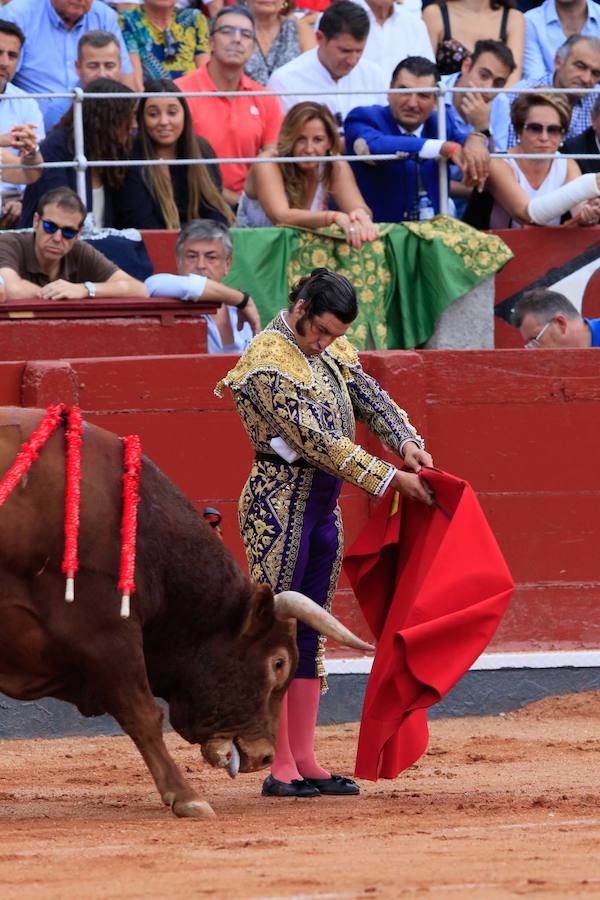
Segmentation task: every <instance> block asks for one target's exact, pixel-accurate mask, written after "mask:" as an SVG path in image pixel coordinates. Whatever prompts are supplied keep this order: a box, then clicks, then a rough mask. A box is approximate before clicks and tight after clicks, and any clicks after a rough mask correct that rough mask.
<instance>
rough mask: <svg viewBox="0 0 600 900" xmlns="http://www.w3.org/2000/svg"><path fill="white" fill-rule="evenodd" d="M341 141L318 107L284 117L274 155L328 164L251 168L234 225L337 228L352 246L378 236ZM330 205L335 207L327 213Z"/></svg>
mask: <svg viewBox="0 0 600 900" xmlns="http://www.w3.org/2000/svg"><path fill="white" fill-rule="evenodd" d="M340 148H341V142H340V137H339V132H338V129H337V125H336V123H335V120H334V118H333V116H332V115H331V112H330V111H329V109H328V108H327V107H326V106H324V105H323V104H321V103H314V102H312V101H304V102H303V103H297V104H296V105H295V106H292V108H291V109H290V110H289V112H288V113H287V115H286V116H285V118H284V120H283V123H282V126H281V131H280V132H279V141H278V143H277V149H276V151H275V154H274V155H275V156H276V157H277V156H287V157H290V156H305V157H306V156H308V157H310V156H330V157H331V160H328V161H327V162H310V161H309V162H293V163H276V162H268V163H255V164H254V165H253V166H252V168H251V169H250V173H249V175H248V178H247V179H246V185H245V189H244V193H243V194H242V197H241V199H240V204H239V207H238V223H239V224H240V225H243V226H247V227H255V228H256V227H264V226H269V225H292V226H295V227H297V228H321V227H323V226H325V225H332V224H334V223H335V224H337V225H339V227H340V228H341V229H342V230H343V232H344V234H345V236H346V240H347V241H348V243H349V244H350V245H351V246H353V247H360V245H361V244H362V242H363V241H372V240H374V239H375V238H376V237H377V227H376V226H375V225H374V224H373V220H372V217H371V210H370V209H369V207H368V206H367V204H366V203H365V201H364V199H363V196H362V194H361V193H360V191H359V189H358V186H357V184H356V180H355V178H354V174H353V172H352V169H351V168H350V166H349V164H348V163H347V162H345V161H344V160H340V159H335V157H336V156H338V155H339V153H340ZM332 201H333V203H334V204H335V206H336V207H337V208H336V209H335V210H332V209H329V206H330V203H331V202H332Z"/></svg>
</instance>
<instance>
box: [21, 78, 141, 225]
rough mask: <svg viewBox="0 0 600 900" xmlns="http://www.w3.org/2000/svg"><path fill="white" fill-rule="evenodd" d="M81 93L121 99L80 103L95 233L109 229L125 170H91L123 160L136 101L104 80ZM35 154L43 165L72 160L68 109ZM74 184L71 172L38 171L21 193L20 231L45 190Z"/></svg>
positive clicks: (117, 84)
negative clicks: (103, 162)
mask: <svg viewBox="0 0 600 900" xmlns="http://www.w3.org/2000/svg"><path fill="white" fill-rule="evenodd" d="M87 92H89V93H91V94H97V93H120V94H122V95H123V97H122V99H116V98H114V99H112V100H101V99H94V98H93V97H86V99H85V100H84V101H83V131H84V136H85V153H86V158H87V159H88V161H89V162H90V163H91V165H90V166H89V167H88V168H87V169H86V172H85V181H86V193H87V207H88V209H89V210H90V211H91V213H92V215H93V217H94V223H95V225H96V226H97V227H98V228H101V227H102V226H104V225H114V224H115V221H116V215H117V214H116V209H115V205H116V204H118V202H119V199H124V198H122V197H120V195H119V188H121V186H122V185H123V182H124V179H125V169H124V167H120V166H111V167H106V168H105V169H102V168H98V167H97V166H94V160H96V159H98V160H100V159H106V160H121V159H129V156H130V150H131V142H132V134H131V125H132V121H133V116H134V111H135V103H136V101H135V99H134V98H132V97H131V96H130V94H131V90H130V89H129V88H128V87H126V86H125V85H124V84H121V83H120V82H119V81H113V80H112V79H110V78H97V79H96V81H92V82H91V83H90V84H89V85H88V86H87ZM40 151H41V153H42V155H43V157H44V160H45V161H46V162H66V161H67V160H69V161H70V160H72V159H73V157H74V155H75V139H74V125H73V108H71V109H70V110H69V111H68V112H67V113H66V114H65V115H64V116H63V118H62V119H61V121H60V122H59V123H58V125H57V127H56V128H53V129H52V131H51V132H50V134H49V135H48V137H47V138H46V139H45V140H44V141H42V144H41V145H40ZM76 185H77V174H76V171H75V169H74V168H68V167H65V168H64V169H63V168H62V167H57V168H55V169H44V172H43V175H42V177H41V178H40V180H39V181H38V182H37V184H35V185H32V186H30V187H28V188H27V190H26V191H25V196H24V199H23V215H22V216H21V223H20V224H21V227H22V228H27V227H29V226H30V225H31V224H32V221H33V216H34V213H35V211H36V209H37V208H38V206H39V203H40V198H41V197H42V196H43V195H44V194H45V193H47V191H49V190H51V189H53V188H55V187H60V186H63V187H70V188H71V189H73V190H75V188H76Z"/></svg>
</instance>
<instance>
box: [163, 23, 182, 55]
mask: <svg viewBox="0 0 600 900" xmlns="http://www.w3.org/2000/svg"><path fill="white" fill-rule="evenodd" d="M163 34H164V37H165V52H164V54H163V58H164V60H165V62H173V60H174V59H175V58H176V57H177V53H178V51H179V41H178V40H177V39H176V37H175V35H174V34H173V32H172V31H171V30H170V28H167V29H166V31H164V32H163Z"/></svg>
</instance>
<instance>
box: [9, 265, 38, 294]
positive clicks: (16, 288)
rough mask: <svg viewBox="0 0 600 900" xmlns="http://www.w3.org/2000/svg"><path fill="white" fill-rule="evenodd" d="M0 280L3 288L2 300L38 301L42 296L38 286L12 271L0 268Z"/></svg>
mask: <svg viewBox="0 0 600 900" xmlns="http://www.w3.org/2000/svg"><path fill="white" fill-rule="evenodd" d="M0 278H1V279H2V284H3V287H4V298H3V299H4V300H32V299H34V300H35V299H37V300H39V299H40V297H41V296H42V294H41V290H42V289H41V287H40V286H39V284H34V283H33V282H32V281H27V279H26V278H21V277H20V276H19V275H18V274H17V273H16V272H15V270H14V269H9V268H8V267H5V266H4V267H2V268H0Z"/></svg>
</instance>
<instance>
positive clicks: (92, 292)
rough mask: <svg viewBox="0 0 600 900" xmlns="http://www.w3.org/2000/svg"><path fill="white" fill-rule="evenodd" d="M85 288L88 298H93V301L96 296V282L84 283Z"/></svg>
mask: <svg viewBox="0 0 600 900" xmlns="http://www.w3.org/2000/svg"><path fill="white" fill-rule="evenodd" d="M83 286H84V288H85V289H86V291H87V292H88V297H91V298H92V299H93V298H94V297H95V296H96V285H95V284H94V282H93V281H84V282H83Z"/></svg>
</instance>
